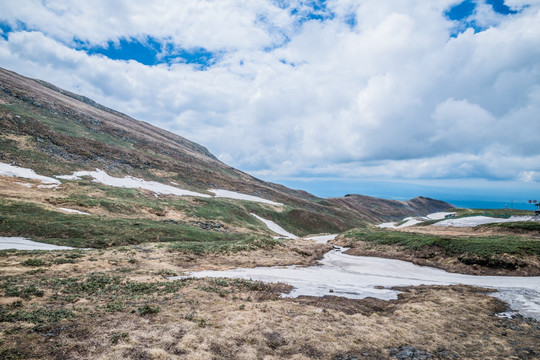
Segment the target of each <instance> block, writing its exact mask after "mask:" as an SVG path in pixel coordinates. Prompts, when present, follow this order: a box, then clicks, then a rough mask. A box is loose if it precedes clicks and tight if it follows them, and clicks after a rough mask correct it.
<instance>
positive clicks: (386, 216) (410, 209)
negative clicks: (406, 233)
mask: <svg viewBox="0 0 540 360" xmlns="http://www.w3.org/2000/svg"><path fill="white" fill-rule="evenodd" d="M328 201H329V202H330V203H333V204H337V205H339V206H340V207H342V208H345V209H348V210H350V211H352V212H358V213H361V214H363V215H364V216H365V217H366V219H368V220H370V221H373V222H375V221H378V220H381V219H383V220H401V219H403V218H405V217H407V216H425V215H427V214H429V213H435V212H438V211H441V210H447V209H450V208H452V207H453V206H452V205H450V204H448V203H446V202H444V201H440V200H435V199H430V198H427V197H423V196H419V197H416V198H414V199H411V200H408V201H398V200H386V199H377V198H373V197H370V196H365V195H346V196H345V197H342V198H332V199H328Z"/></svg>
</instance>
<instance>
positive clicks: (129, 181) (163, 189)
mask: <svg viewBox="0 0 540 360" xmlns="http://www.w3.org/2000/svg"><path fill="white" fill-rule="evenodd" d="M83 176H90V177H92V178H94V180H92V181H93V182H97V183H101V184H104V185H108V186H114V187H120V188H127V189H145V190H150V191H152V192H154V193H156V194H162V195H177V196H198V197H210V195H206V194H201V193H198V192H194V191H189V190H183V189H179V188H177V187H174V186H170V185H165V184H162V183H158V182H156V181H146V180H143V179H139V178H136V177H133V176H126V177H123V178H118V177H113V176H110V175H108V174H107V173H106V172H105V171H103V170H99V169H96V171H77V172H74V173H73V174H72V175H58V176H56V177H57V178H58V179H64V180H80V179H81V177H83Z"/></svg>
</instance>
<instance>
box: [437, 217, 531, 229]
mask: <svg viewBox="0 0 540 360" xmlns="http://www.w3.org/2000/svg"><path fill="white" fill-rule="evenodd" d="M516 221H540V219H538V218H536V217H534V216H512V217H510V218H508V219H500V218H493V217H488V216H469V217H463V218H458V219H448V220H443V221H439V222H438V223H435V224H433V226H441V227H448V226H453V227H475V226H477V225H484V224H494V223H507V222H516Z"/></svg>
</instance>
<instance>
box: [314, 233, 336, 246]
mask: <svg viewBox="0 0 540 360" xmlns="http://www.w3.org/2000/svg"><path fill="white" fill-rule="evenodd" d="M336 236H337V234H332V235H318V236H309V237H307V238H306V240H313V241H315V242H316V243H319V244H326V243H327V242H329V241H331V240H334V239H335V238H336Z"/></svg>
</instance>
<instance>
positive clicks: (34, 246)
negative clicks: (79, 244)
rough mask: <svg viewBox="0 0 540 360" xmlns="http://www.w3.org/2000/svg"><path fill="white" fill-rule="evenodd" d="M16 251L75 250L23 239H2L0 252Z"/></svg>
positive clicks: (0, 240)
mask: <svg viewBox="0 0 540 360" xmlns="http://www.w3.org/2000/svg"><path fill="white" fill-rule="evenodd" d="M7 249H15V250H73V249H74V248H72V247H69V246H58V245H51V244H44V243H40V242H35V241H32V240H28V239H25V238H22V237H1V236H0V250H7Z"/></svg>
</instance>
